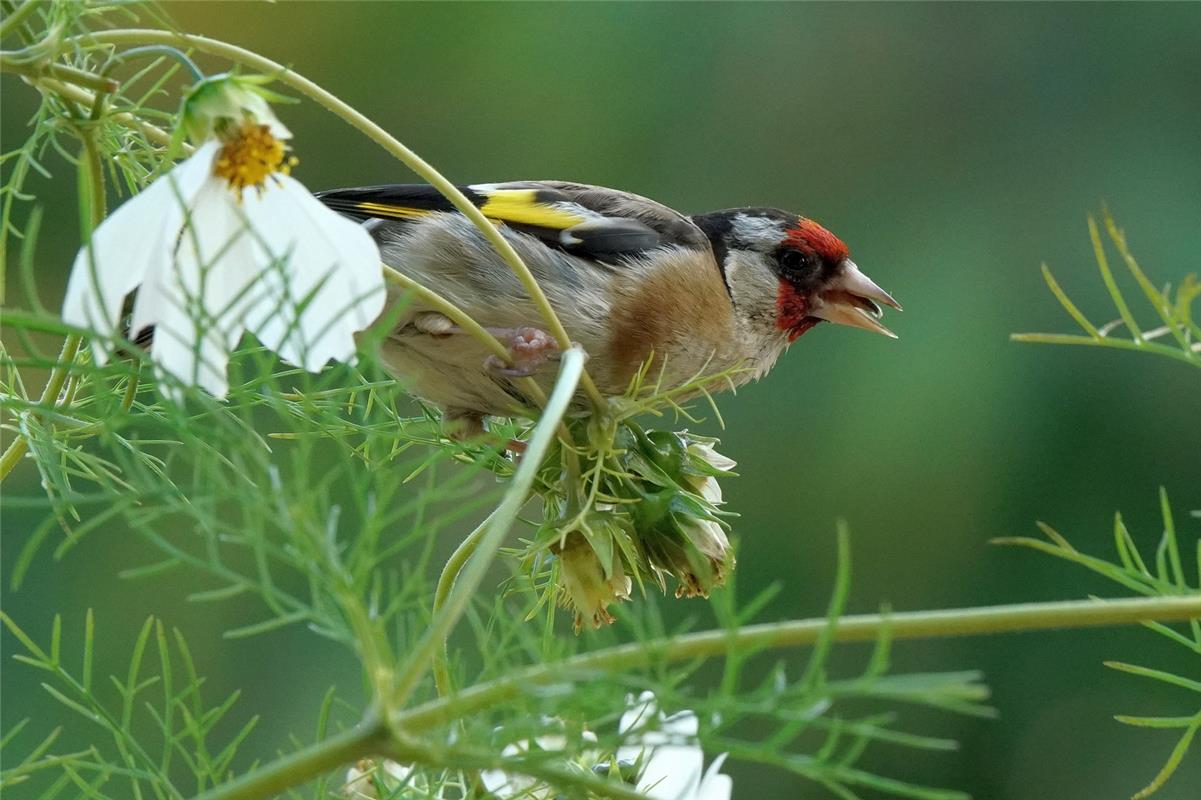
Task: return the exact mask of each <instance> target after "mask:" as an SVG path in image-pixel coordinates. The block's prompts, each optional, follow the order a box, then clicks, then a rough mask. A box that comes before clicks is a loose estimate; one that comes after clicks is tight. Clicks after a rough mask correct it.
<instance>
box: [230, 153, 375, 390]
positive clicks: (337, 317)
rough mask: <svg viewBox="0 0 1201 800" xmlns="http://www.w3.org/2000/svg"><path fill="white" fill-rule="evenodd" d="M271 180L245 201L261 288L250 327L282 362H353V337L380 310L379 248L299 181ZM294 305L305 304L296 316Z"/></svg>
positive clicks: (313, 366)
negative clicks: (275, 182) (260, 190)
mask: <svg viewBox="0 0 1201 800" xmlns="http://www.w3.org/2000/svg"><path fill="white" fill-rule="evenodd" d="M276 178H277V179H278V180H279V181H280V184H279V185H278V186H269V187H268V188H267V189H266V190H265V191H264V192H263V194H262V196H261V197H260V196H257V195H247V196H246V197H245V199H244V204H245V209H246V214H247V216H248V217H249V218H250V220H251V222H252V224H253V226H254V231H255V234H256V235H257V237H258V241H256V249H257V250H258V252H259V255H258V259H259V265H260V269H261V280H262V283H263V285H264V287H265V290H264V292H263V295H262V298H261V299H260V300H259V302H257V303H256V304H255V306H254V307H253V308H252V309H251V310H250V312H249V313H248V315H247V328H249V329H250V330H251V331H252V332H253V333H254V334H255V335H256V336H257V337H258V338H259V341H261V342H262V343H263V344H264V345H266V346H267V347H269V348H271V349H272V350H274V351H275V352H277V353H279V355H280V356H282V357H283V358H284V359H286V360H287V361H290V362H291V363H294V364H298V365H300V366H303V367H304V368H305V369H306V370H308V371H309V372H318V371H320V369H321V368H322V367H323V366H324V365H325V363H326V362H328V361H329V360H330V359H336V360H338V361H350V360H351V359H352V358H353V357H354V353H355V342H354V333H355V332H356V331H360V330H362V329H364V328H366V327H367V326H368V325H370V324H371V323H372V322H374V321H375V319H376V317H378V316H379V314H380V312H382V311H383V308H384V279H383V274H382V272H381V270H380V256H379V248H378V247H376V244H375V242H374V241H373V240H372V238H371V236H370V235H369V234H368V233H367V232H366V230H364V229H363V227H362V226H360V225H358V224H356V223H354V222H351V221H350V220H348V219H346V218H344V217H341V216H339V215H338V214H336V213H335V212H333V211H331V210H329V209H328V208H326V207H325V206H324V205H322V204H321V203H320V202H319V201H318V200H317V199H316V198H315V197H313V195H312V194H310V193H309V191H308V190H307V189H305V188H304V185H303V184H301V183H299V182H298V181H296V180H293V179H292V178H290V177H288V176H286V175H281V176H276ZM285 257H286V259H287V260H286V262H283V263H280V262H278V261H277V259H282V258H285ZM310 295H312V296H311V297H310ZM297 304H304V305H303V308H301V309H299V311H300V313H299V319H297V310H298V308H297Z"/></svg>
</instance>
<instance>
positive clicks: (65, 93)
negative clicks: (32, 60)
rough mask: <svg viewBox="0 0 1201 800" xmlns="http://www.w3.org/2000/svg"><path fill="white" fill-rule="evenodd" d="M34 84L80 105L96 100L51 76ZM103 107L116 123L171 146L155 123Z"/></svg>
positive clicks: (82, 90)
mask: <svg viewBox="0 0 1201 800" xmlns="http://www.w3.org/2000/svg"><path fill="white" fill-rule="evenodd" d="M34 85H35V86H36V87H37V88H38V89H40V90H42V91H47V92H53V93H54V94H57V95H59V96H60V97H64V98H66V99H68V100H74V101H75V102H77V103H79V104H80V105H82V106H86V107H88V108H91V107H92V106H93V104H94V103H95V102H96V95H95V94H94V93H92V92H89V91H88V90H87V89H81V88H79V87H78V86H74V85H72V84H70V83H64V82H62V81H58V80H54V79H53V78H42V79H41V80H38V81H36V82H35V84H34ZM104 108H105V111H104V113H105V114H106V115H107V116H108V118H109V119H111V120H112V121H114V122H116V123H117V124H118V125H123V126H125V127H126V128H130V129H131V130H135V131H137V132H138V133H140V134H142V135H143V136H145V137H146V138H147V140H149V141H151V142H154V143H155V144H161V145H163V146H165V147H170V146H171V144H172V142H171V134H169V133H167V132H166V131H165V130H163V129H162V128H160V127H158V126H157V125H152V124H151V123H149V122H146V121H144V120H141V119H138V118H137V117H136V116H134V115H133V114H130V113H129V112H127V111H112V110H111V107H108V106H107V104H106V105H105V106H104ZM183 147H184V152H185V153H190V152H191V151H192V148H191V146H190V145H187V144H184V146H183Z"/></svg>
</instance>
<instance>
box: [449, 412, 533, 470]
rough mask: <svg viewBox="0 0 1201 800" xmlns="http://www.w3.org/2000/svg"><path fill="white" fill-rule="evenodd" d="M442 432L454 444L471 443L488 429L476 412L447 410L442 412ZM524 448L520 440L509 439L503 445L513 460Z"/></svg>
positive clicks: (524, 445)
mask: <svg viewBox="0 0 1201 800" xmlns="http://www.w3.org/2000/svg"><path fill="white" fill-rule="evenodd" d="M442 432H443V433H445V434H446V436H447V438H449V439H453V440H454V441H456V442H471V441H473V440H477V439H482V438H484V436H486V435H487V433H488V428H487V426H486V425H485V424H484V415H483V414H481V413H479V412H478V411H468V410H467V409H465V408H448V409H446V410H444V411H443V412H442ZM525 447H526V444H525V442H523V441H521V440H520V439H510V440H509V441H508V442H506V443H505V450H507V451H508V452H510V453H512V455H513V458H518V457H520V456H521V454H522V453H524V452H525Z"/></svg>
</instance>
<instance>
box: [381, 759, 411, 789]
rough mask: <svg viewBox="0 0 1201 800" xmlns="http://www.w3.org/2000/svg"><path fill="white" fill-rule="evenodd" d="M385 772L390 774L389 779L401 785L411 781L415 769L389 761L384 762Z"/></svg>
mask: <svg viewBox="0 0 1201 800" xmlns="http://www.w3.org/2000/svg"><path fill="white" fill-rule="evenodd" d="M384 772H386V773H388V777H390V778H392V779H393V780H394V781H396V782H397V783H398V784H400V783H404V782H405V781H407V780H408V779H409V776H410V775H412V774H413V768H412V767H409V766H406V765H404V764H398V763H397V762H395V761H392V760H391V759H388V760H387V761H385V762H384Z"/></svg>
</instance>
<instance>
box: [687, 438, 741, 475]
mask: <svg viewBox="0 0 1201 800" xmlns="http://www.w3.org/2000/svg"><path fill="white" fill-rule="evenodd" d="M693 447H694V448H695V449H696V453H697V455H699V456H700V457H701V458H703V459H705V460H706V461H708V462H709V464H710V465H711V466H712V467H713V468H714V469H719V470H721V471H722V472H729V471H730V470H732V469H734V467H736V466H738V462H736V461H735V460H734V459H732V458H730V457H729V456H724V455H722V454H721V453H719V452H717V451H716V450H714V449H713V445H711V444H703V443H700V442H698V443H696V444H694V445H693Z"/></svg>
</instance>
